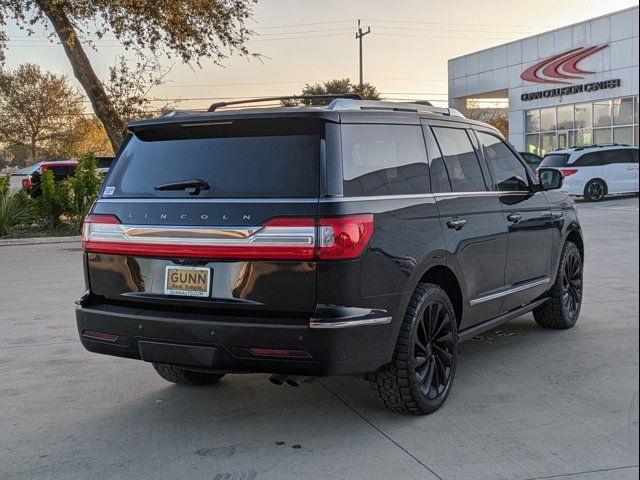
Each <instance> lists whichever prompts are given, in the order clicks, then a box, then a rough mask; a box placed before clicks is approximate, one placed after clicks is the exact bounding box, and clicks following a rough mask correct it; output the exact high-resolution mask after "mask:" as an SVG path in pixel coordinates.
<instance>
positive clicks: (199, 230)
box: [84, 223, 316, 247]
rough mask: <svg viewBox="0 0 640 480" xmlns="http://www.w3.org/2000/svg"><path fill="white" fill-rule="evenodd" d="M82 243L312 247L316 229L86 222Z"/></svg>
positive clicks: (306, 227) (311, 227)
mask: <svg viewBox="0 0 640 480" xmlns="http://www.w3.org/2000/svg"><path fill="white" fill-rule="evenodd" d="M84 241H85V242H122V243H129V244H157V245H204V246H228V247H236V246H237V247H241V246H249V245H250V246H252V247H285V246H286V247H313V246H315V244H316V227H315V226H257V227H186V226H185V227H181V226H154V225H122V224H120V225H114V224H102V223H88V224H87V225H86V230H85V237H84Z"/></svg>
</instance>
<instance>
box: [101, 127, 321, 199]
mask: <svg viewBox="0 0 640 480" xmlns="http://www.w3.org/2000/svg"><path fill="white" fill-rule="evenodd" d="M321 137H322V122H320V121H317V120H314V119H300V118H298V119H295V120H292V119H287V120H286V121H283V120H279V119H269V120H254V119H252V120H237V121H229V122H218V123H214V124H198V125H193V126H189V125H188V124H185V125H180V124H174V125H167V126H160V127H154V128H150V129H148V130H142V131H140V132H137V133H135V134H134V135H133V136H131V137H130V138H129V140H128V142H127V144H126V146H125V148H124V149H123V150H122V152H121V154H120V156H119V158H118V159H117V161H116V162H115V164H114V165H113V166H112V172H111V174H110V175H109V177H108V183H107V185H106V186H107V187H113V193H112V194H111V195H110V196H111V197H185V196H188V193H187V192H185V191H184V190H161V191H159V190H156V189H155V187H157V186H158V185H162V184H166V183H171V182H179V181H185V180H204V181H205V182H206V183H207V184H209V186H210V189H209V190H202V191H201V192H200V194H199V196H200V197H222V198H224V197H227V198H234V197H248V198H270V197H316V196H318V193H319V179H320V171H319V169H320V142H321Z"/></svg>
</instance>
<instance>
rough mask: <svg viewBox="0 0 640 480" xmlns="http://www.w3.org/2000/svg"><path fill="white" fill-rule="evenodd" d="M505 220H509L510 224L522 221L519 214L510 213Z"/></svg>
mask: <svg viewBox="0 0 640 480" xmlns="http://www.w3.org/2000/svg"><path fill="white" fill-rule="evenodd" d="M507 220H509V221H510V222H511V223H518V222H519V221H520V220H522V215H520V214H519V213H512V214H511V215H509V216H508V217H507Z"/></svg>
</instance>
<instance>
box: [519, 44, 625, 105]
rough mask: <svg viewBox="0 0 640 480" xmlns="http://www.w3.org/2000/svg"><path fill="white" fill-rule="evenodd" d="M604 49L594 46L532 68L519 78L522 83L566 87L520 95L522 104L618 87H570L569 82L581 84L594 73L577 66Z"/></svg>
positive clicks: (606, 84) (616, 82)
mask: <svg viewBox="0 0 640 480" xmlns="http://www.w3.org/2000/svg"><path fill="white" fill-rule="evenodd" d="M607 47H608V45H596V46H594V47H589V48H585V47H579V48H573V49H571V50H568V51H566V52H563V53H559V54H557V55H553V56H551V57H549V58H547V59H545V60H542V61H541V62H538V63H536V64H535V65H532V66H531V67H529V68H527V69H526V70H525V71H524V72H522V73H521V74H520V78H521V79H522V80H525V81H527V82H533V83H565V84H568V86H566V87H560V88H550V89H548V90H543V91H540V92H531V93H523V94H522V95H521V97H520V98H521V99H522V101H523V102H526V101H529V100H538V99H541V98H551V97H561V96H563V95H572V94H574V93H582V92H595V91H597V90H605V89H610V88H616V87H619V86H620V79H615V80H605V81H601V82H592V83H585V84H582V85H571V82H572V81H575V80H583V79H584V77H585V75H589V74H592V73H596V72H591V71H587V70H582V69H581V68H580V67H578V63H579V62H581V61H582V60H584V59H585V58H587V57H590V56H591V55H593V54H594V53H596V52H599V51H601V50H604V49H605V48H607Z"/></svg>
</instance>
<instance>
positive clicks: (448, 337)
mask: <svg viewBox="0 0 640 480" xmlns="http://www.w3.org/2000/svg"><path fill="white" fill-rule="evenodd" d="M413 336H414V350H413V358H414V367H415V377H416V381H417V382H418V385H419V387H420V391H421V393H422V394H423V395H424V396H425V397H426V398H428V399H429V400H435V399H436V398H438V397H439V396H440V395H442V394H443V393H444V392H445V390H446V388H447V385H448V383H449V382H450V380H451V369H452V366H453V348H454V341H453V320H452V318H451V315H450V314H449V312H448V311H447V309H446V307H445V306H444V305H443V304H442V303H440V302H439V301H437V300H434V301H432V302H431V303H429V304H428V305H427V306H426V308H425V310H424V313H423V315H422V318H421V319H420V320H419V322H418V324H417V325H416V329H415V331H414V334H413Z"/></svg>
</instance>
